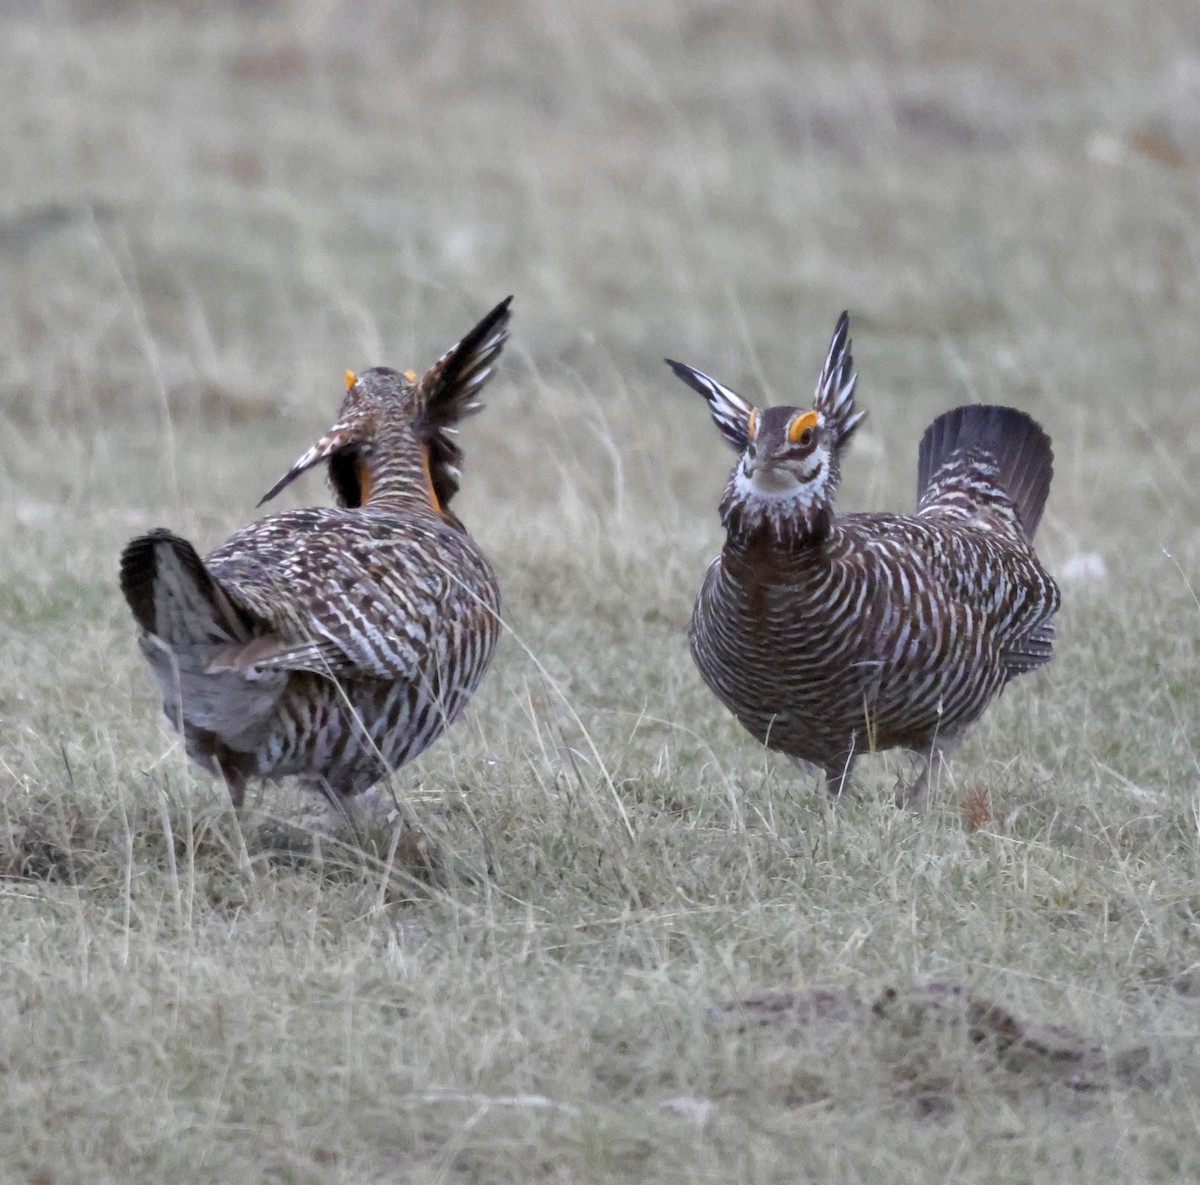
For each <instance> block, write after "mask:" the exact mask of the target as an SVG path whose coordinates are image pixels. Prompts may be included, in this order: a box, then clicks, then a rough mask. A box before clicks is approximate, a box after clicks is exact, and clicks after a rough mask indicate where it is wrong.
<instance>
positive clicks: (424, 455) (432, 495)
mask: <svg viewBox="0 0 1200 1185" xmlns="http://www.w3.org/2000/svg"><path fill="white" fill-rule="evenodd" d="M421 468H422V469H423V470H424V473H425V493H426V494H428V495H429V505H430V506H432V507H433V508H434V510H441V508H442V504H441V502H440V501H439V499H438V496H437V491H436V490H435V489H434V488H433V473H432V472H431V471H430V468H429V446H428V445H426V446H425V447H424V448H423V449H422V450H421Z"/></svg>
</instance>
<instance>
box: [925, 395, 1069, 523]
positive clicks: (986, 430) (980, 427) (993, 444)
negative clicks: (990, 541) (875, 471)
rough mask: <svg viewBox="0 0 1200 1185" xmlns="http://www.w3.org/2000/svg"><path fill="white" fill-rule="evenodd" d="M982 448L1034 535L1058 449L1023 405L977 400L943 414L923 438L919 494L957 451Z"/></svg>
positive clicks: (1022, 521)
mask: <svg viewBox="0 0 1200 1185" xmlns="http://www.w3.org/2000/svg"><path fill="white" fill-rule="evenodd" d="M970 449H979V450H982V451H984V452H987V453H989V454H991V456H992V457H993V458H994V459H995V461H996V464H997V466H998V468H999V470H1000V484H1001V485H1002V486H1003V488H1004V492H1005V493H1006V494H1007V495H1008V497H1009V498H1010V499H1011V500H1012V502H1013V505H1014V506H1016V508H1017V516H1018V517H1019V518H1020V520H1021V526H1022V527H1023V528H1024V529H1025V534H1026V536H1027V537H1028V538H1029V539H1032V538H1033V535H1034V532H1035V531H1036V530H1037V527H1038V523H1039V522H1040V521H1041V518H1042V510H1043V509H1044V508H1045V505H1046V498H1047V496H1048V495H1049V493H1050V478H1051V477H1052V476H1053V473H1054V464H1053V462H1054V453H1053V451H1052V450H1051V448H1050V437H1049V436H1047V435H1046V433H1045V431H1044V430H1043V429H1042V427H1041V425H1040V424H1038V423H1037V422H1036V421H1035V420H1033V419H1032V418H1031V417H1030V416H1027V415H1026V414H1025V413H1024V412H1023V411H1017V410H1016V409H1015V408H1012V407H994V406H991V405H987V404H979V403H973V404H969V405H968V406H966V407H956V408H955V409H954V410H953V411H948V412H946V413H945V414H944V415H940V416H938V418H937V419H936V420H934V421H933V423H932V424H930V425H929V427H928V428H926V429H925V435H924V437H923V438H922V440H921V451H920V456H919V460H918V464H917V500H918V503H919V502H920V501H921V498H922V496H923V495H924V493H925V490H926V488H927V487H928V486H929V483H930V482H931V481H932V480H933V478H934V476H935V475H936V474H937V472H938V470H939V469H941V468H942V466H943V465H945V464H946V463H947V462H948V461H950V460H951V459H952V458H953V456H954V454H955V453H957V452H961V451H965V450H970Z"/></svg>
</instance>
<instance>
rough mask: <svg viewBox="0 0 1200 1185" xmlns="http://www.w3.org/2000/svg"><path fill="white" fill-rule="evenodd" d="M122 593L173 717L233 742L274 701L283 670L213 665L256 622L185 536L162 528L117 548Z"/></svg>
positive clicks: (241, 641) (244, 639)
mask: <svg viewBox="0 0 1200 1185" xmlns="http://www.w3.org/2000/svg"><path fill="white" fill-rule="evenodd" d="M121 591H122V592H123V593H124V594H125V600H126V601H127V602H128V604H129V608H130V609H131V610H132V611H133V616H134V618H135V619H136V621H137V623H138V625H139V626H141V629H142V633H141V636H140V638H139V645H140V646H141V649H142V653H143V654H144V655H145V656H146V660H147V661H148V662H149V664H150V669H151V672H152V673H153V675H154V680H155V682H156V683H157V684H158V689H159V691H160V692H161V694H162V697H163V710H164V711H165V712H166V714H167V716H168V718H169V719H170V720H171V721H172V723H174V724H176V725H179V724H180V723H182V724H183V725H184V730H185V732H187V731H188V730H191V729H203V730H205V731H206V732H211V733H214V734H216V735H217V736H218V737H220V738H221V739H222V740H224V741H226V742H227V743H231V744H232V743H233V742H234V741H236V738H237V736H238V735H239V734H241V733H243V732H245V731H246V730H247V729H248V728H251V727H253V725H254V723H255V722H256V721H257V720H258V719H259V718H261V716H262V715H263V714H264V713H265V712H267V711H269V710H270V708H271V707H272V706H273V705H274V703H275V701H276V700H277V699H278V697H279V693H280V691H281V690H282V688H283V685H284V683H285V682H286V679H287V675H286V673H282V672H281V673H275V672H271V673H268V674H264V675H258V674H257V673H255V676H254V677H252V678H247V676H246V674H245V673H243V672H240V671H221V670H214V669H213V665H212V664H213V659H214V658H215V657H217V656H219V655H220V654H222V653H223V652H225V651H227V650H228V649H229V647H230V646H231V645H244V644H245V643H247V642H248V641H249V640H250V638H251V637H252V630H253V627H254V623H253V621H252V620H251V619H250V617H249V616H248V615H247V614H245V613H244V612H243V611H242V610H240V609H239V608H238V607H237V606H236V605H235V604H234V603H233V601H232V600H231V599H230V597H229V595H228V594H227V593H226V592H225V590H224V589H223V588H222V587H221V585H220V583H219V582H218V581H217V580H216V579H214V577H213V575H212V574H211V573H210V572H209V571H208V569H207V568H206V567H205V565H204V561H203V560H202V559H201V558H200V556H199V555H198V554H197V552H196V549H195V548H194V547H193V546H192V545H191V544H190V543H189V542H188V541H187V540H186V539H182V538H180V537H179V536H178V535H174V534H172V533H171V532H170V531H165V530H158V531H151V532H150V533H149V534H147V535H141V536H139V537H138V538H137V539H134V540H133V541H132V542H131V543H130V544H129V545H128V546H127V547H126V548H125V550H124V552H122V554H121ZM234 747H236V745H234Z"/></svg>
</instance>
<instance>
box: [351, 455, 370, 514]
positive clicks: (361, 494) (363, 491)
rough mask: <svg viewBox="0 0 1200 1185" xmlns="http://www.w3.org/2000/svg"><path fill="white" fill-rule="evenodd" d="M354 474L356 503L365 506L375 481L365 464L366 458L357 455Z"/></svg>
mask: <svg viewBox="0 0 1200 1185" xmlns="http://www.w3.org/2000/svg"><path fill="white" fill-rule="evenodd" d="M354 476H355V477H356V478H357V479H358V504H359V506H366V504H367V499H368V498H370V496H371V491H372V490H373V489H374V488H375V483H374V482H373V481H372V479H371V467H370V466H369V465H368V464H367V462H366V458H364V457H361V456H360V457H359V458H358V460H357V461H355V463H354Z"/></svg>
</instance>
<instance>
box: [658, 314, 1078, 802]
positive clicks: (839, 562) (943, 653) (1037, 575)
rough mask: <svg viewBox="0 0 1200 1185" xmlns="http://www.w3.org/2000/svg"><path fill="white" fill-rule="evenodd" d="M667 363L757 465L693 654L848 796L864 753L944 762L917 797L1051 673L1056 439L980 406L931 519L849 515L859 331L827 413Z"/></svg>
mask: <svg viewBox="0 0 1200 1185" xmlns="http://www.w3.org/2000/svg"><path fill="white" fill-rule="evenodd" d="M668 365H669V366H670V367H671V368H672V369H673V370H674V371H675V373H676V374H677V375H678V376H679V378H681V379H682V380H683V381H684V382H685V383H687V384H688V385H689V386H690V387H692V388H693V389H695V390H696V391H698V392H699V393H700V394H701V395H703V396H704V397H705V399H707V400H708V404H709V410H710V411H711V413H712V417H713V419H714V420H715V422H716V425H717V427H718V428H719V429H720V430H721V432H722V434H723V435H724V437H725V439H726V441H727V442H728V443H729V444H731V445H732V446H733V448H734V449H735V450H736V451H737V452H738V453H739V454H740V457H739V460H738V463H737V465H736V467H735V468H734V470H733V473H732V475H731V477H730V479H729V483H728V485H727V486H726V487H725V495H724V498H723V499H722V501H721V518H722V521H723V523H724V526H725V530H726V541H725V546H724V549H723V550H722V552H721V554H720V555H718V556H717V557H716V559H714V560H713V562H712V564H711V565H710V566H709V569H708V571H707V573H706V574H705V577H704V582H703V585H702V586H701V589H700V595H699V598H698V599H697V601H696V608H695V612H694V614H693V616H692V624H691V629H690V631H689V640H690V642H691V649H692V655H693V657H694V658H695V661H696V665H697V666H698V667H699V668H700V672H701V674H702V675H703V676H704V679H705V681H706V682H707V683H708V685H709V687H711V688H712V690H713V692H714V693H715V694H716V696H717V698H718V699H720V701H721V702H722V703H723V704H725V706H726V707H727V708H729V709H730V711H732V712H733V714H734V715H735V716H736V717H737V718H738V720H739V721H740V722H741V723H742V725H743V726H744V727H745V728H746V729H748V730H749V732H750V733H752V734H753V735H754V736H755V737H757V738H758V740H760V741H762V742H763V743H764V744H766V745H767V746H768V747H769V748H771V749H776V750H778V751H780V752H782V753H784V754H786V755H787V756H788V757H790V758H792V759H793V760H794V761H796V762H797V763H798V764H802V765H815V766H817V767H819V768H820V769H822V770H823V771H824V773H825V778H826V786H827V788H828V790H829V791H830V793H832V794H834V795H839V794H840V793H841V792H842V790H843V788H844V787H845V786H846V784H847V781H848V779H849V775H850V770H851V767H852V766H853V764H854V761H855V759H856V758H857V757H858V756H859V754H861V753H863V752H866V751H872V750H882V749H890V748H897V747H899V748H904V749H909V750H912V751H913V752H914V753H916V754H919V755H924V756H925V757H926V758H927V759H928V760H927V763H926V765H925V768H924V770H923V771H922V773H921V775H920V777H919V778H918V779H917V781H916V783H915V784H914V786H913V787H912V788H911V789H910V790H909V792H908V795H907V799H908V802H909V804H910V805H912V806H919V805H920V804H921V802H922V800H923V798H924V796H925V793H926V790H927V786H928V780H929V771H930V766H931V765H932V763H933V761H934V759H935V757H936V756H937V755H939V754H940V753H941V752H942V751H943V750H944V749H945V748H947V747H948V746H950V745H951V744H953V743H954V742H955V741H956V740H957V739H958V738H959V736H960V735H961V733H962V732H963V730H964V729H965V728H966V726H967V725H969V724H971V723H972V722H973V721H975V720H977V719H978V718H979V716H980V715H981V714H982V712H983V710H984V709H985V708H986V707H987V705H988V703H989V702H990V701H991V700H992V699H993V698H994V697H995V696H996V695H997V694H998V693H999V692H1000V691H1001V689H1002V688H1003V687H1004V686H1005V684H1006V683H1007V682H1008V681H1009V679H1011V678H1013V676H1015V675H1020V674H1023V673H1024V672H1026V671H1030V670H1033V669H1034V668H1036V667H1040V666H1042V665H1043V664H1044V663H1047V662H1049V661H1050V653H1051V647H1052V644H1053V641H1054V625H1053V621H1052V618H1053V615H1054V612H1055V610H1056V609H1057V608H1058V604H1059V594H1058V588H1057V586H1056V585H1055V583H1054V581H1053V580H1052V579H1051V578H1050V576H1049V574H1048V573H1047V572H1046V571H1045V569H1044V568H1043V567H1042V566H1041V564H1040V563H1039V562H1038V559H1037V556H1036V555H1035V554H1034V551H1033V546H1032V540H1033V535H1034V531H1035V530H1036V529H1037V525H1038V520H1039V519H1040V518H1041V516H1042V509H1043V507H1044V506H1045V502H1046V496H1047V494H1048V493H1049V490H1050V476H1051V471H1052V470H1051V463H1052V454H1051V451H1050V439H1049V437H1048V436H1047V435H1046V433H1045V432H1044V431H1042V429H1041V428H1040V427H1039V426H1038V425H1037V424H1036V423H1035V422H1034V421H1033V420H1032V419H1030V417H1029V416H1027V415H1026V414H1025V413H1024V412H1020V411H1016V410H1014V409H1013V408H1008V407H993V406H985V405H979V404H973V405H970V406H966V407H959V408H955V409H954V410H953V411H949V412H946V413H945V414H944V415H941V416H938V418H937V419H936V420H934V421H933V423H932V424H931V425H930V426H929V427H928V428H927V429H926V431H925V435H924V437H923V439H922V441H921V447H920V454H919V458H918V466H917V509H916V513H915V514H911V515H898V514H845V515H836V514H835V513H834V510H833V500H834V495H835V493H836V491H837V487H838V481H839V475H840V462H841V458H842V456H843V455H844V453H845V451H846V447H847V445H848V444H849V442H850V439H851V437H852V436H853V434H854V431H855V429H856V428H858V426H859V424H860V423H861V422H862V419H863V416H864V414H865V413H864V412H860V411H857V410H856V409H855V405H854V388H855V383H856V381H857V377H858V376H857V375H856V374H855V373H854V372H853V369H852V367H853V363H852V361H851V357H850V337H849V319H848V317H847V315H846V314H845V313H843V314H842V316H841V319H840V320H839V321H838V324H837V329H836V330H835V332H834V335H833V342H832V344H831V345H830V347H829V354H828V357H827V358H826V360H825V365H824V368H823V369H822V371H821V376H820V380H819V381H818V383H817V391H816V398H815V400H814V402H813V406H812V408H811V409H805V408H797V407H770V408H764V409H761V410H760V409H759V408H756V407H755V406H754V405H753V404H751V403H750V402H749V401H748V400H746V399H744V398H742V397H741V396H740V395H737V394H735V393H734V392H733V391H730V390H729V389H728V388H726V387H723V386H721V384H720V383H718V382H716V381H715V380H714V379H711V378H709V377H708V376H707V375H705V374H701V373H700V372H699V371H696V370H693V369H691V368H690V367H688V366H684V365H682V364H681V363H678V362H671V361H670V360H668Z"/></svg>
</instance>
